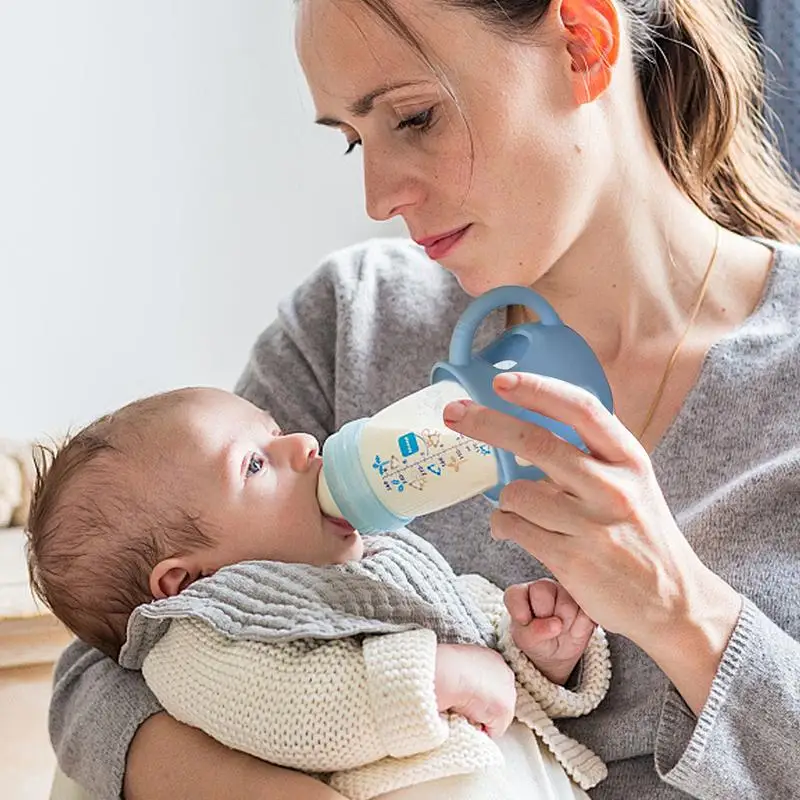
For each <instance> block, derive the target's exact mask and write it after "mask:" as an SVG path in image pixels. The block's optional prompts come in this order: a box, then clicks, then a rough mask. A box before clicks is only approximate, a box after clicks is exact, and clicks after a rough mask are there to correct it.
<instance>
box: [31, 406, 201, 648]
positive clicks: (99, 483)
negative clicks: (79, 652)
mask: <svg viewBox="0 0 800 800" xmlns="http://www.w3.org/2000/svg"><path fill="white" fill-rule="evenodd" d="M180 397H181V396H180V394H179V393H178V392H169V393H166V394H162V395H156V396H154V397H150V398H146V399H144V400H139V401H137V402H135V403H131V404H130V405H128V406H125V407H124V408H122V409H120V410H119V411H116V412H114V413H113V414H109V415H107V416H105V417H101V418H100V419H98V420H96V421H95V422H93V423H92V424H90V425H88V426H87V427H86V428H84V429H83V430H81V431H80V432H79V433H77V434H76V435H75V436H74V437H72V438H71V439H69V440H68V441H67V442H66V443H65V444H63V445H62V446H61V447H60V448H57V449H56V448H49V447H47V446H45V445H39V446H38V452H37V457H36V485H35V488H34V493H33V499H32V501H31V511H30V518H29V520H28V526H27V537H28V541H27V555H28V571H29V574H30V580H31V586H32V587H33V590H34V592H35V593H36V594H37V595H38V596H39V597H40V598H41V599H42V600H43V601H44V602H45V603H46V604H47V606H49V607H50V608H51V609H52V611H53V613H54V614H55V616H56V617H57V618H58V619H60V620H61V621H62V622H63V623H64V624H65V625H66V626H67V627H68V628H69V629H70V630H71V631H72V632H73V633H75V634H76V635H77V636H79V637H80V638H81V639H83V641H85V642H86V643H87V644H90V645H92V646H94V647H96V648H98V649H99V650H101V651H102V652H104V653H105V654H106V655H109V656H111V657H113V658H117V657H118V655H119V651H120V648H121V647H122V645H123V644H124V642H125V636H126V627H127V623H128V618H129V617H130V615H131V613H132V612H133V610H134V608H136V606H138V605H140V604H141V603H145V602H148V601H150V600H152V594H151V592H150V587H149V577H150V572H151V570H152V569H153V567H154V566H155V565H156V564H157V563H158V562H159V561H161V560H162V559H164V558H169V557H172V556H176V555H182V554H186V553H190V552H193V551H195V550H198V549H200V548H201V547H209V546H211V545H213V543H214V540H213V538H212V537H211V536H209V535H208V534H207V533H206V532H204V531H203V530H202V529H201V527H200V524H199V520H198V519H197V517H196V516H193V515H191V514H189V513H187V512H186V511H185V510H182V509H180V508H179V507H177V505H176V503H175V501H174V498H171V497H169V496H168V494H166V493H164V494H163V495H161V496H158V495H156V494H153V493H152V492H151V491H147V488H146V487H144V486H143V485H142V484H140V483H138V482H137V481H135V480H132V479H133V478H135V474H136V469H137V468H138V467H140V466H141V467H142V468H146V466H147V463H146V461H145V460H144V459H145V458H146V456H143V454H142V445H143V444H145V443H146V441H147V440H146V438H145V437H146V435H147V432H148V425H149V423H151V422H153V421H157V420H158V419H163V415H164V413H166V412H168V411H169V410H170V409H171V408H174V407H175V405H176V404H177V403H178V402H180Z"/></svg>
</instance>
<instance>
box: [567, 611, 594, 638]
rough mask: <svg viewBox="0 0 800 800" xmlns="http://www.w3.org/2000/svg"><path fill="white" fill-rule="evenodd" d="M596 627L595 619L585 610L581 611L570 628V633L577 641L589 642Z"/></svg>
mask: <svg viewBox="0 0 800 800" xmlns="http://www.w3.org/2000/svg"><path fill="white" fill-rule="evenodd" d="M594 629H595V623H594V621H593V620H592V619H591V618H590V617H589V616H587V614H586V613H585V612H584V611H580V612H579V613H578V615H577V616H576V617H575V621H574V622H573V623H572V625H571V627H570V629H569V635H570V636H571V637H572V639H573V640H574V641H576V642H588V641H589V637H590V636H591V635H592V632H593V631H594Z"/></svg>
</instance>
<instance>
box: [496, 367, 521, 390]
mask: <svg viewBox="0 0 800 800" xmlns="http://www.w3.org/2000/svg"><path fill="white" fill-rule="evenodd" d="M494 385H495V388H497V389H502V390H503V391H505V392H507V391H508V390H509V389H513V388H514V387H515V386H518V385H519V375H517V373H516V372H504V373H503V374H502V375H498V376H497V377H496V378H495V379H494Z"/></svg>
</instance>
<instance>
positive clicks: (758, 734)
mask: <svg viewBox="0 0 800 800" xmlns="http://www.w3.org/2000/svg"><path fill="white" fill-rule="evenodd" d="M798 687H800V644H799V643H798V642H797V641H795V640H794V639H792V638H791V637H790V636H789V635H788V634H787V633H785V632H784V631H783V630H781V628H779V627H778V626H777V625H775V624H774V623H773V622H772V621H771V620H770V619H769V618H768V617H766V616H765V615H764V614H763V613H762V612H761V611H759V610H758V609H757V608H756V607H755V606H754V605H753V604H752V603H751V602H750V601H749V600H747V599H745V600H744V604H743V607H742V613H741V615H740V618H739V621H738V624H737V626H736V628H735V629H734V632H733V635H732V636H731V640H730V642H729V643H728V647H727V649H726V651H725V653H724V655H723V658H722V661H721V663H720V666H719V669H718V670H717V674H716V677H715V678H714V681H713V683H712V685H711V692H710V694H709V697H708V700H707V701H706V704H705V706H704V708H703V710H702V711H701V713H700V716H699V718H697V719H695V717H694V715H693V714H692V712H691V711H690V710H689V708H688V706H686V704H685V703H684V702H683V699H682V698H681V697H680V695H679V694H678V693H677V692H676V691H675V690H674V689H670V690H669V691H668V692H667V696H666V698H665V701H664V704H663V707H662V712H661V719H660V722H659V727H658V735H657V739H656V753H655V759H656V767H657V769H658V772H659V775H660V776H661V778H662V780H665V781H666V782H667V783H669V784H671V785H672V786H674V787H676V788H678V789H680V790H682V791H683V792H686V793H687V794H688V795H689V796H691V797H695V798H698V799H699V800H727V798H729V797H731V791H732V787H735V794H736V796H737V797H754V798H755V797H763V798H767V797H795V796H796V795H797V787H798V786H800V760H798V759H797V758H796V757H795V754H796V752H797V743H798V741H800V691H798Z"/></svg>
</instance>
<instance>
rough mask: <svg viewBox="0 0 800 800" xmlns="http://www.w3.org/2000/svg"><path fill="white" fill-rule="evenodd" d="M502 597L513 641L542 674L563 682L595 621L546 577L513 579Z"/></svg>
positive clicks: (554, 680)
mask: <svg viewBox="0 0 800 800" xmlns="http://www.w3.org/2000/svg"><path fill="white" fill-rule="evenodd" d="M503 599H504V601H505V605H506V609H507V610H508V615H509V617H510V618H511V628H510V630H511V638H512V639H513V640H514V643H515V644H516V645H517V647H519V649H520V650H522V652H523V653H525V655H526V656H527V657H528V658H529V659H530V660H531V661H532V662H533V663H534V665H535V666H536V668H537V669H538V670H539V672H541V673H542V675H544V676H545V677H546V678H549V679H550V680H551V681H552V682H553V683H557V684H559V685H561V686H563V685H564V684H565V683H566V682H567V678H569V676H570V675H571V674H572V670H573V669H575V665H576V664H577V663H578V661H580V659H581V656H582V655H583V651H584V650H585V649H586V645H587V644H588V643H589V639H591V638H592V633H593V632H594V629H595V624H594V622H592V620H591V619H589V617H587V616H586V613H585V612H584V611H583V610H582V609H581V607H580V606H579V605H578V604H577V603H576V602H575V599H574V598H573V597H572V595H570V593H569V592H568V591H567V590H566V589H565V588H564V587H563V586H561V584H559V583H556V581H551V580H550V579H549V578H541V579H540V580H538V581H531V582H530V583H515V584H514V585H513V586H509V587H508V589H506V591H505V595H504V598H503Z"/></svg>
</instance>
